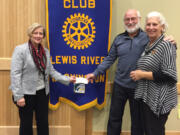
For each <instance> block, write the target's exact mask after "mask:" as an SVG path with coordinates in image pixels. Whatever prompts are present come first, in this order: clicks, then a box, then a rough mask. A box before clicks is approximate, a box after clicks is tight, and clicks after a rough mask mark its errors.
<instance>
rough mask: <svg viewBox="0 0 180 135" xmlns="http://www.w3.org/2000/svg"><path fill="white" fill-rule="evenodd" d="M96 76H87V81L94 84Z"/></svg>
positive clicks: (90, 74)
mask: <svg viewBox="0 0 180 135" xmlns="http://www.w3.org/2000/svg"><path fill="white" fill-rule="evenodd" d="M95 78H96V77H95V75H94V74H93V73H89V74H87V75H86V79H87V80H88V82H91V83H93V80H94V79H95Z"/></svg>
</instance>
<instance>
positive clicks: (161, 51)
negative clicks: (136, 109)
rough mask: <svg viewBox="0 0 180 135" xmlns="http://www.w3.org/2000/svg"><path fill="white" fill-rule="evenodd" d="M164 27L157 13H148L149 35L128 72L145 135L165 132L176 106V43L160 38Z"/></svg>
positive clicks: (146, 26) (165, 26) (159, 134)
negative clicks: (133, 86)
mask: <svg viewBox="0 0 180 135" xmlns="http://www.w3.org/2000/svg"><path fill="white" fill-rule="evenodd" d="M166 28H167V23H166V21H165V18H164V17H163V16H162V15H161V14H160V13H159V12H150V13H149V14H148V15H147V18H146V24H145V30H146V33H147V35H148V37H149V43H148V44H147V46H146V48H145V51H144V52H143V54H142V55H141V58H140V59H139V60H138V62H137V70H135V71H132V72H131V73H130V76H131V78H132V79H133V80H134V81H137V87H136V90H135V99H137V100H140V102H141V108H142V111H141V112H142V120H143V125H144V129H145V134H146V135H165V124H166V121H167V119H168V115H169V114H170V112H171V110H172V109H173V108H175V106H176V105H177V87H176V82H177V72H176V46H175V45H172V44H171V43H170V42H168V41H164V40H163V38H164V33H165V30H166Z"/></svg>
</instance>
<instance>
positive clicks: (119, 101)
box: [107, 83, 143, 135]
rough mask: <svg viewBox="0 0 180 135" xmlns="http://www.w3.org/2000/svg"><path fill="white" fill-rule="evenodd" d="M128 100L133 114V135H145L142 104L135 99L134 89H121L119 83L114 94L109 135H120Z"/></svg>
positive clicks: (108, 129) (114, 88)
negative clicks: (141, 111) (141, 110)
mask: <svg viewBox="0 0 180 135" xmlns="http://www.w3.org/2000/svg"><path fill="white" fill-rule="evenodd" d="M128 99H129V106H130V114H131V135H143V128H142V122H141V117H140V104H139V102H138V101H136V100H135V99H134V89H128V88H124V87H121V86H120V85H118V84H117V83H114V87H113V92H112V98H111V107H110V114H109V121H108V127H107V135H120V133H121V128H122V118H123V114H124V107H125V104H126V102H127V100H128Z"/></svg>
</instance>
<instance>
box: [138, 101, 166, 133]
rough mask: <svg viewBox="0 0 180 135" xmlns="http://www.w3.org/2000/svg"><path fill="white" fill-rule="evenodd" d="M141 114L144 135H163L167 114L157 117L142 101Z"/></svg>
mask: <svg viewBox="0 0 180 135" xmlns="http://www.w3.org/2000/svg"><path fill="white" fill-rule="evenodd" d="M141 112H142V119H143V125H144V130H145V134H146V135H165V124H166V121H167V119H168V115H169V113H167V114H163V115H159V116H157V115H155V114H154V113H153V112H152V111H151V110H150V108H149V106H147V105H146V104H145V103H144V102H142V101H141Z"/></svg>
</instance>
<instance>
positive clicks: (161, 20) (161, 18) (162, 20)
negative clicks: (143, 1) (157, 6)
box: [146, 11, 168, 33]
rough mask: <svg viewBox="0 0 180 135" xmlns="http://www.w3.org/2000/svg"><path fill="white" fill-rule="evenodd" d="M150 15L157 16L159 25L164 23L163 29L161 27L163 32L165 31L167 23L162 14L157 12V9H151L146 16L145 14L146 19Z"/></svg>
mask: <svg viewBox="0 0 180 135" xmlns="http://www.w3.org/2000/svg"><path fill="white" fill-rule="evenodd" d="M151 17H157V18H158V19H159V22H160V24H161V25H164V29H163V31H162V32H163V33H164V32H166V29H167V28H168V24H167V22H166V19H165V18H164V16H163V15H162V14H161V13H159V12H157V11H153V12H150V13H149V14H148V15H147V16H146V21H147V19H149V18H151Z"/></svg>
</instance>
